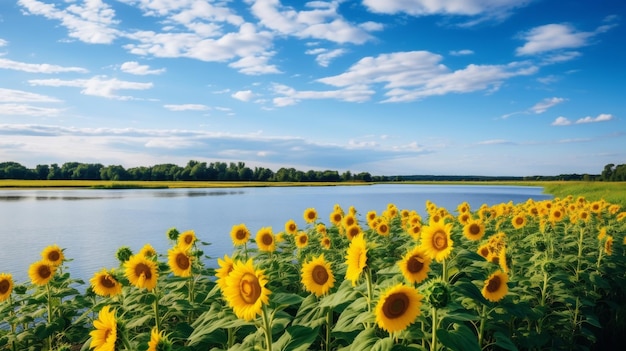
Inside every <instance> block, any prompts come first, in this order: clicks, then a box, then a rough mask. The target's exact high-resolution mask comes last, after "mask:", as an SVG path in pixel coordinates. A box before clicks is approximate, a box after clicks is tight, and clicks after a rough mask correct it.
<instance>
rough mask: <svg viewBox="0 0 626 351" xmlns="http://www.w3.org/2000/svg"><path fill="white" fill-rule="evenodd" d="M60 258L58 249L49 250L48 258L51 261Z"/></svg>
mask: <svg viewBox="0 0 626 351" xmlns="http://www.w3.org/2000/svg"><path fill="white" fill-rule="evenodd" d="M60 258H61V254H59V252H58V251H50V252H48V259H49V260H50V261H52V262H56V261H58V260H59V259H60Z"/></svg>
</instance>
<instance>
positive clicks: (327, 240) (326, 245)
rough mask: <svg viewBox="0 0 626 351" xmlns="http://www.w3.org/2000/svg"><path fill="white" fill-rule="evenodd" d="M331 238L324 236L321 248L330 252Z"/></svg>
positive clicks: (321, 240)
mask: <svg viewBox="0 0 626 351" xmlns="http://www.w3.org/2000/svg"><path fill="white" fill-rule="evenodd" d="M330 244H331V242H330V238H329V237H327V236H324V237H322V238H321V239H320V246H322V247H323V248H324V249H326V250H330Z"/></svg>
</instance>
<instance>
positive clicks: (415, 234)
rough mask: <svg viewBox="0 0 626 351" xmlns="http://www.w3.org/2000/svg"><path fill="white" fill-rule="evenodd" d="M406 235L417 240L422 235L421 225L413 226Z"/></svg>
mask: <svg viewBox="0 0 626 351" xmlns="http://www.w3.org/2000/svg"><path fill="white" fill-rule="evenodd" d="M407 233H409V235H410V236H411V238H413V240H419V238H420V236H421V234H422V225H421V224H413V225H411V226H410V227H409V229H408V230H407Z"/></svg>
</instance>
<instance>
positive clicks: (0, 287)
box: [0, 279, 11, 294]
mask: <svg viewBox="0 0 626 351" xmlns="http://www.w3.org/2000/svg"><path fill="white" fill-rule="evenodd" d="M10 286H11V284H9V281H8V280H6V279H3V280H1V281H0V294H6V293H7V292H8V291H9V287H10Z"/></svg>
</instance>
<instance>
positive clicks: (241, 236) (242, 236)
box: [235, 229, 246, 240]
mask: <svg viewBox="0 0 626 351" xmlns="http://www.w3.org/2000/svg"><path fill="white" fill-rule="evenodd" d="M235 237H236V238H237V240H243V239H245V238H246V231H245V230H243V229H239V230H237V233H235Z"/></svg>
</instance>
